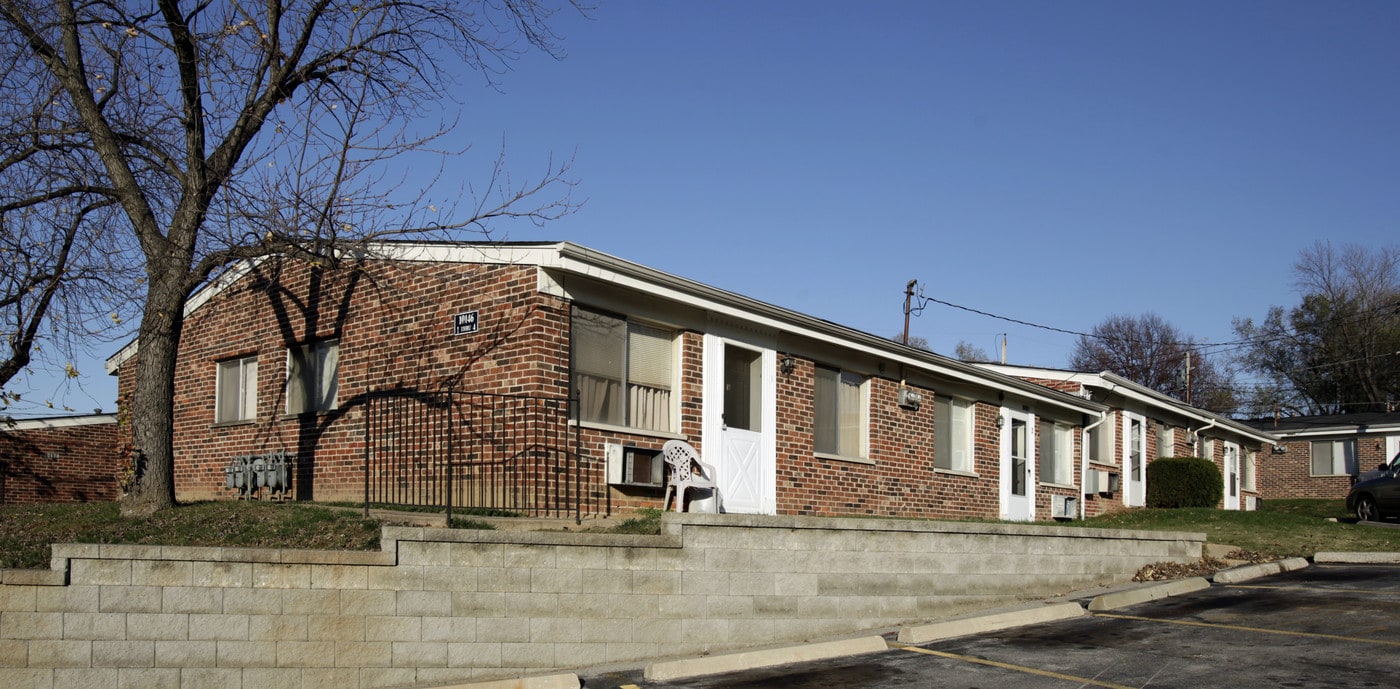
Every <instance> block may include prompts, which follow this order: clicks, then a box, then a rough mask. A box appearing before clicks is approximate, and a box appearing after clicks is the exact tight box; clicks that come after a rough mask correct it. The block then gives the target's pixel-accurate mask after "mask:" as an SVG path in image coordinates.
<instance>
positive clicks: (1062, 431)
mask: <svg viewBox="0 0 1400 689" xmlns="http://www.w3.org/2000/svg"><path fill="white" fill-rule="evenodd" d="M1047 428H1048V430H1049V433H1046V432H1045V431H1046V430H1047ZM1038 430H1039V437H1038V438H1037V441H1038V445H1037V451H1039V452H1041V457H1040V459H1039V461H1038V462H1037V465H1038V466H1039V470H1040V471H1039V474H1040V476H1039V478H1040V482H1041V483H1047V484H1051V485H1056V486H1073V485H1074V440H1073V438H1074V429H1072V428H1070V427H1069V426H1066V425H1065V424H1062V423H1055V422H1053V421H1049V420H1046V419H1041V420H1040V428H1039V429H1038ZM1047 442H1049V446H1048V447H1047V445H1046V443H1047ZM1047 449H1048V450H1049V452H1045V450H1047ZM1047 469H1048V470H1049V472H1050V473H1051V475H1050V476H1046V472H1047Z"/></svg>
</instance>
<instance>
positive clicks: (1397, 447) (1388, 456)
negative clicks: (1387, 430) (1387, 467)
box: [1385, 435, 1400, 463]
mask: <svg viewBox="0 0 1400 689" xmlns="http://www.w3.org/2000/svg"><path fill="white" fill-rule="evenodd" d="M1397 455H1400V435H1388V436H1386V437H1385V461H1386V463H1390V462H1393V461H1395V460H1397V459H1400V457H1397Z"/></svg>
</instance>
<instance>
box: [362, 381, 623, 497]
mask: <svg viewBox="0 0 1400 689" xmlns="http://www.w3.org/2000/svg"><path fill="white" fill-rule="evenodd" d="M364 409H365V417H364V418H365V447H364V453H365V463H364V482H365V510H366V512H368V510H369V506H370V505H371V504H385V505H412V506H431V507H444V508H446V510H447V519H448V521H449V522H450V521H451V519H452V512H453V510H454V509H457V510H468V511H476V512H481V511H493V510H494V511H506V512H513V513H520V514H526V515H530V516H541V517H567V516H572V517H574V519H575V521H576V522H578V521H582V517H583V515H584V514H585V513H587V514H592V513H595V512H599V511H602V510H606V509H607V508H606V503H605V502H604V501H603V500H601V499H600V498H605V497H606V490H605V486H604V485H603V483H602V481H603V477H602V472H601V471H594V470H591V469H590V467H588V466H586V462H585V461H584V460H583V457H582V455H581V453H580V451H579V448H580V439H579V431H578V424H577V423H571V421H576V420H575V419H573V418H572V417H571V414H572V413H573V412H574V410H576V409H577V405H574V404H571V403H570V400H567V399H559V398H547V397H531V396H523V395H500V394H492V393H479V392H434V393H424V392H413V391H402V390H387V391H377V392H373V393H370V394H369V395H368V396H367V398H366V401H365V406H364ZM600 503H601V504H600Z"/></svg>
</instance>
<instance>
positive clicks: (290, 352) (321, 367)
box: [286, 338, 340, 416]
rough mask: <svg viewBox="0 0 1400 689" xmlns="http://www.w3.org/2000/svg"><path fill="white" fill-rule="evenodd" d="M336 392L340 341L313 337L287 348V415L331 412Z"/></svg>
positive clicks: (334, 405) (337, 388)
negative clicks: (306, 341) (313, 340)
mask: <svg viewBox="0 0 1400 689" xmlns="http://www.w3.org/2000/svg"><path fill="white" fill-rule="evenodd" d="M327 369H329V370H327ZM308 387H309V388H310V389H308ZM339 395H340V340H338V339H334V338H333V339H327V340H317V341H315V342H308V343H306V344H303V345H298V346H296V347H289V348H288V349H287V386H286V398H287V406H286V410H287V414H288V415H290V416H295V415H298V414H314V413H321V412H327V411H331V410H333V409H335V408H336V407H337V406H338V403H339V400H338V397H339Z"/></svg>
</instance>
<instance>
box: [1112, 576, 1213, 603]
mask: <svg viewBox="0 0 1400 689" xmlns="http://www.w3.org/2000/svg"><path fill="white" fill-rule="evenodd" d="M1207 588H1210V582H1208V581H1206V580H1205V579H1204V578H1202V577H1190V578H1187V579H1174V580H1172V581H1164V582H1161V583H1156V584H1148V585H1146V586H1140V587H1138V588H1133V589H1128V590H1126V591H1114V592H1113V593H1105V594H1103V595H1101V596H1095V597H1094V600H1092V601H1089V610H1090V611H1092V612H1097V611H1099V610H1115V609H1117V608H1123V607H1127V606H1129V605H1137V604H1138V603H1146V602H1147V601H1150V600H1157V599H1158V598H1169V597H1171V596H1179V595H1181V594H1183V593H1191V592H1192V591H1200V590H1201V589H1207Z"/></svg>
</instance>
